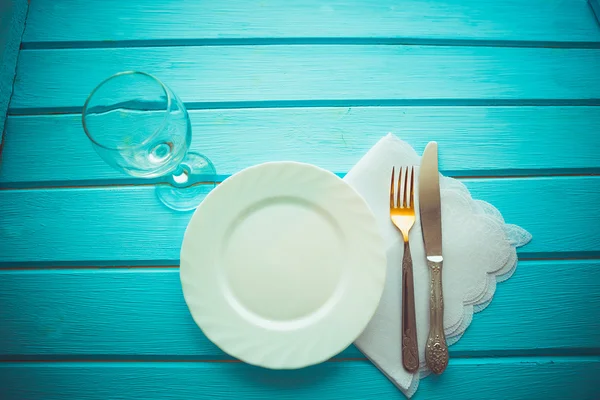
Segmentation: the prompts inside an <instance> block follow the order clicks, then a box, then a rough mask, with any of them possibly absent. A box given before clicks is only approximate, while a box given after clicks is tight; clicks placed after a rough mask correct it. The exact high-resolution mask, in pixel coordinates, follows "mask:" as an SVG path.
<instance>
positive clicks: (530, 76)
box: [10, 45, 600, 114]
mask: <svg viewBox="0 0 600 400" xmlns="http://www.w3.org/2000/svg"><path fill="white" fill-rule="evenodd" d="M40 66H44V67H43V68H40ZM123 70H141V71H145V72H148V73H151V74H155V75H156V76H157V77H158V78H160V79H161V80H163V81H164V82H165V83H166V84H167V85H169V86H170V87H171V88H172V89H173V90H174V91H175V93H177V95H178V96H180V97H181V98H182V100H183V101H184V102H186V103H187V104H188V106H189V107H190V108H195V107H200V106H202V107H223V106H224V105H225V106H227V107H228V108H231V107H235V106H239V105H244V104H246V103H247V102H258V103H259V104H260V103H265V102H266V103H267V104H269V105H270V106H273V105H275V106H277V105H278V104H280V103H281V102H288V103H289V102H292V103H291V104H292V105H293V104H294V102H297V101H301V102H302V103H301V104H304V105H313V104H327V101H330V102H334V101H337V102H339V101H343V102H345V104H343V105H346V106H357V105H360V102H361V101H370V102H371V104H372V105H385V100H390V99H392V100H393V99H396V100H398V99H402V100H405V101H406V100H412V101H414V100H428V101H431V102H433V103H436V102H441V104H445V103H447V102H448V101H449V100H452V101H456V100H460V101H463V102H466V103H468V102H469V101H472V100H473V99H479V100H481V99H483V100H487V101H491V100H514V101H516V103H517V104H519V101H521V100H523V99H529V100H538V101H541V100H544V99H546V100H547V99H554V100H569V99H570V100H582V99H588V100H595V101H596V102H597V101H598V100H599V99H600V74H598V73H597V71H599V70H600V49H552V48H547V49H537V48H534V49H531V48H488V47H451V46H442V47H439V46H383V45H356V46H337V45H321V46H312V45H298V46H289V45H288V46H200V47H189V46H188V47H185V46H184V47H159V48H126V49H120V48H115V49H83V50H29V51H22V52H21V55H20V57H19V63H18V67H17V77H16V80H15V91H14V92H15V93H14V95H13V98H12V102H11V105H10V112H11V113H26V114H32V113H39V112H65V111H70V112H73V111H75V112H79V111H81V107H82V106H83V104H84V101H85V99H86V97H87V95H88V94H89V93H90V92H91V91H92V89H93V88H94V87H95V86H96V85H97V84H98V83H100V82H101V81H102V80H104V79H105V78H107V77H108V76H110V75H112V74H114V73H116V72H119V71H123ZM123 90H125V89H123ZM382 99H383V100H382ZM379 101H382V104H379ZM315 102H316V103H315ZM356 103H358V104H356ZM251 104H253V105H254V104H255V103H251ZM415 104H417V105H418V104H419V103H418V102H417V103H415Z"/></svg>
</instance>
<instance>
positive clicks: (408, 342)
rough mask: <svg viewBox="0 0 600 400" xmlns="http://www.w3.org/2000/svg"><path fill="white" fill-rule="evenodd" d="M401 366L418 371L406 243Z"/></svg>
mask: <svg viewBox="0 0 600 400" xmlns="http://www.w3.org/2000/svg"><path fill="white" fill-rule="evenodd" d="M402 365H403V366H404V369H406V370H407V371H408V372H411V373H414V372H417V371H418V370H419V350H418V347H417V321H416V315H415V287H414V281H413V266H412V257H411V254H410V246H409V244H408V242H404V257H403V258H402Z"/></svg>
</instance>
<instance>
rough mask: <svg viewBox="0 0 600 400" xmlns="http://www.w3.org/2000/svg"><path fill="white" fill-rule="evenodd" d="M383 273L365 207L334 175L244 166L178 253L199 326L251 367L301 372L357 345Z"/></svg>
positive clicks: (298, 167)
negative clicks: (257, 366) (349, 346)
mask: <svg viewBox="0 0 600 400" xmlns="http://www.w3.org/2000/svg"><path fill="white" fill-rule="evenodd" d="M385 270H386V258H385V249H384V244H383V240H382V239H381V236H380V234H379V231H378V229H377V225H376V222H375V217H374V216H373V214H372V213H371V211H370V209H369V207H368V206H367V204H366V203H365V201H364V200H363V199H362V197H360V195H358V194H357V193H356V192H355V191H354V189H352V188H351V187H350V186H349V185H348V184H347V183H345V182H344V181H342V180H341V179H340V178H338V177H337V176H336V175H334V174H332V173H331V172H328V171H325V170H323V169H320V168H318V167H315V166H313V165H309V164H301V163H295V162H273V163H266V164H261V165H257V166H254V167H251V168H248V169H245V170H243V171H241V172H239V173H237V174H235V175H234V176H232V177H230V178H229V179H227V180H225V181H224V182H223V183H222V184H221V185H219V186H218V187H217V188H216V189H214V190H213V191H212V192H211V193H210V194H209V195H208V196H207V197H206V199H205V200H204V201H203V202H202V204H201V205H200V207H198V209H196V211H195V213H194V215H193V217H192V219H191V221H190V223H189V225H188V227H187V229H186V232H185V237H184V239H183V246H182V248H181V270H180V271H181V272H180V274H181V284H182V286H183V294H184V297H185V301H186V303H187V305H188V307H189V309H190V312H191V313H192V316H193V318H194V321H196V323H197V324H198V326H199V327H200V328H201V329H202V331H203V332H204V334H205V335H206V336H207V337H208V338H209V339H210V340H211V341H212V342H214V343H215V344H216V345H217V346H219V347H220V348H221V349H222V350H223V351H224V352H226V353H228V354H230V355H231V356H233V357H236V358H239V359H241V360H242V361H245V362H247V363H250V364H254V365H259V366H263V367H267V368H275V369H291V368H301V367H305V366H308V365H312V364H316V363H319V362H322V361H325V360H327V359H328V358H330V357H332V356H334V355H336V354H337V353H339V352H340V351H342V350H344V349H345V348H346V347H347V346H348V345H350V344H351V343H352V342H353V341H354V340H355V339H356V338H357V337H358V335H360V333H361V332H362V331H363V329H364V328H365V327H366V325H367V323H368V322H369V320H370V319H371V317H372V316H373V314H374V313H375V310H376V308H377V305H378V303H379V299H380V297H381V294H382V291H383V287H384V281H385Z"/></svg>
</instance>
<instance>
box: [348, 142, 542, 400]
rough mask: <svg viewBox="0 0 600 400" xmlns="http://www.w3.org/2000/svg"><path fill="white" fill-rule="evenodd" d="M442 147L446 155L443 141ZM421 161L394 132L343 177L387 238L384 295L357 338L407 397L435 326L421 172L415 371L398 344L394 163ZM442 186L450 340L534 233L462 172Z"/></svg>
mask: <svg viewBox="0 0 600 400" xmlns="http://www.w3.org/2000/svg"><path fill="white" fill-rule="evenodd" d="M439 152H440V158H441V159H442V160H443V155H444V148H443V146H442V147H440V148H439ZM419 163H420V157H419V156H418V155H417V153H416V152H415V150H414V149H413V148H412V147H411V146H410V145H409V144H408V143H406V142H403V141H401V140H400V139H398V138H397V137H396V136H394V135H392V134H388V135H387V136H385V137H383V138H382V139H381V140H379V142H378V143H377V144H375V146H373V147H372V148H371V150H369V151H368V152H367V154H366V155H365V156H364V157H363V158H362V159H361V160H360V161H359V162H358V163H357V164H356V165H355V166H354V168H352V170H351V171H350V172H349V173H348V175H346V177H345V178H344V180H345V181H346V182H348V183H349V184H350V185H351V186H353V187H354V188H355V189H356V190H357V191H358V192H359V193H360V194H361V195H362V196H363V197H364V198H365V200H366V201H367V203H368V204H369V206H370V207H371V210H372V211H373V213H374V214H375V217H376V219H377V222H378V225H379V229H380V231H381V234H382V236H383V238H384V240H385V242H386V246H387V263H388V265H387V277H386V284H385V289H384V292H383V296H382V298H381V302H380V304H379V307H378V309H377V312H376V313H375V316H374V317H373V319H372V320H371V322H370V323H369V325H368V326H367V328H366V329H365V331H364V332H363V333H362V335H361V336H360V337H359V338H358V339H357V340H356V342H355V345H356V346H357V347H358V348H359V350H360V351H362V352H363V353H364V354H365V355H366V356H367V357H368V358H369V359H370V360H371V361H372V362H373V363H374V364H375V365H376V366H377V367H378V368H379V369H380V370H381V371H382V372H383V373H384V374H385V375H386V376H387V377H388V378H389V379H390V380H391V381H392V382H393V383H394V384H395V385H396V386H397V387H398V388H399V389H400V390H401V391H402V392H403V393H404V394H405V395H406V396H408V397H410V396H412V395H413V394H414V393H415V391H416V390H417V387H418V384H419V378H420V377H421V378H422V377H425V376H426V375H427V374H428V371H427V369H426V367H425V342H426V338H427V334H428V331H429V270H428V267H427V265H426V262H425V250H424V245H423V239H422V233H421V224H420V218H419V210H418V179H415V184H417V190H415V197H416V204H417V208H416V210H415V211H416V215H417V221H416V223H415V225H414V226H413V228H412V229H411V231H410V249H411V253H412V258H413V269H414V285H415V307H416V314H417V337H418V342H419V359H420V361H421V368H420V373H416V374H410V373H408V372H406V371H405V370H404V368H403V366H402V356H401V349H400V344H401V340H400V327H401V322H400V321H401V320H400V316H401V298H402V296H401V295H402V293H401V290H402V274H401V268H402V255H403V252H404V249H403V243H402V237H401V235H400V232H399V231H398V230H397V229H396V227H394V226H393V224H392V223H391V221H390V217H389V185H390V174H391V171H392V166H396V167H400V166H403V165H415V166H418V165H419ZM416 172H418V171H416ZM416 172H415V173H416ZM440 188H441V201H442V236H443V252H444V268H443V272H442V273H443V284H444V306H445V313H444V331H445V333H446V337H447V341H448V344H452V343H455V342H456V341H458V339H460V337H461V336H462V334H463V333H464V331H465V329H467V327H468V326H469V324H470V323H471V319H472V316H473V312H478V311H481V310H483V309H484V308H485V307H486V306H487V305H488V304H489V303H490V301H491V300H492V297H493V295H494V291H495V289H496V282H500V281H502V280H505V279H508V278H509V277H510V276H511V275H512V273H513V272H514V269H515V268H516V265H517V254H516V250H515V248H516V247H518V246H522V245H524V244H526V243H527V242H529V240H531V235H530V234H529V233H528V232H527V231H525V230H524V229H522V228H520V227H518V226H516V225H508V224H505V223H504V220H503V218H502V215H501V214H500V212H498V210H497V209H496V208H494V207H493V206H492V205H491V204H489V203H486V202H483V201H479V200H473V199H472V198H471V196H470V194H469V191H468V190H467V189H466V187H465V186H464V185H463V184H462V183H460V182H459V181H457V180H456V179H452V178H446V177H443V176H441V177H440ZM448 368H452V366H451V365H450V366H449V367H448Z"/></svg>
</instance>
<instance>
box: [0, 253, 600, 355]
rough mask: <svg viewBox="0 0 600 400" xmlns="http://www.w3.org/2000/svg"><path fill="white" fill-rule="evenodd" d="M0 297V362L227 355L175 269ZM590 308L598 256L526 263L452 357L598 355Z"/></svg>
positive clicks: (8, 290)
mask: <svg viewBox="0 0 600 400" xmlns="http://www.w3.org/2000/svg"><path fill="white" fill-rule="evenodd" d="M541 282H543V284H541ZM583 294H585V298H586V300H585V301H582V300H581V299H582V295H583ZM0 304H2V305H3V306H2V308H0V320H2V324H1V325H0V360H28V359H35V360H64V359H67V360H82V359H83V360H124V359H134V360H150V359H153V360H217V359H227V358H229V357H228V356H227V355H226V354H225V353H223V352H222V351H221V350H220V349H218V348H217V347H216V346H215V345H213V344H212V343H211V342H210V341H209V340H208V339H207V338H206V337H205V336H204V335H203V334H202V332H201V330H200V329H199V328H198V327H197V326H196V324H195V323H194V322H193V320H192V318H191V316H190V314H189V311H188V309H187V306H186V305H185V302H184V300H183V295H182V293H181V284H180V282H179V270H178V269H177V268H168V269H162V268H150V269H147V268H135V269H73V270H11V271H1V272H0ZM560 310H569V312H561V311H560ZM592 315H600V261H598V260H583V261H582V260H580V261H522V262H521V263H520V265H519V267H518V270H517V273H516V274H515V275H514V276H513V277H512V278H511V280H510V281H509V282H507V283H502V284H499V285H498V287H497V292H496V295H495V297H494V300H493V301H492V304H491V305H490V306H489V308H488V309H486V310H485V311H484V312H483V313H480V314H475V315H474V317H473V323H472V325H471V326H470V327H469V328H468V329H467V332H466V334H465V336H464V337H463V338H462V339H461V340H460V341H459V342H458V343H457V344H455V345H453V346H451V348H450V351H451V356H452V357H482V356H490V355H491V356H507V355H508V356H514V355H529V356H533V355H535V356H542V355H543V356H547V355H554V356H556V355H567V354H574V353H575V354H599V353H600V330H599V329H598V321H596V320H595V319H594V318H590V316H592ZM532 344H533V346H532ZM348 357H351V358H355V357H360V358H364V357H363V356H362V354H361V353H360V352H359V351H358V350H357V349H356V348H355V347H354V346H351V347H350V348H348V349H347V350H346V351H344V352H342V353H341V354H340V355H339V357H338V358H348Z"/></svg>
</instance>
